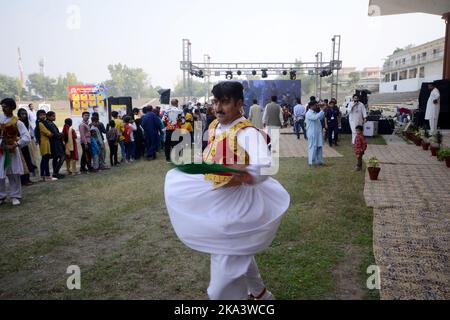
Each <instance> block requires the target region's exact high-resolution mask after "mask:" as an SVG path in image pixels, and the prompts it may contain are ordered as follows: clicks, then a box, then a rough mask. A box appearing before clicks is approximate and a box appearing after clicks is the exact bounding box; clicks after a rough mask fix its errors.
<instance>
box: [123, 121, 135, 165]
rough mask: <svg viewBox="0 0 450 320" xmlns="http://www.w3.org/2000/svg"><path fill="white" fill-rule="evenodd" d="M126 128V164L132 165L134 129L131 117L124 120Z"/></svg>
mask: <svg viewBox="0 0 450 320" xmlns="http://www.w3.org/2000/svg"><path fill="white" fill-rule="evenodd" d="M123 122H124V126H123V137H124V140H123V141H124V144H125V156H126V162H127V163H130V162H131V161H132V160H133V158H132V151H133V127H132V124H131V117H129V116H126V117H124V118H123Z"/></svg>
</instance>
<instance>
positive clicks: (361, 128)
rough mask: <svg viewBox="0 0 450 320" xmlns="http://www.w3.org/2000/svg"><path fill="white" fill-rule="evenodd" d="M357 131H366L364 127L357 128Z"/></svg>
mask: <svg viewBox="0 0 450 320" xmlns="http://www.w3.org/2000/svg"><path fill="white" fill-rule="evenodd" d="M356 130H360V131H364V127H363V126H356Z"/></svg>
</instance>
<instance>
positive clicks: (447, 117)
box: [419, 80, 450, 129]
mask: <svg viewBox="0 0 450 320" xmlns="http://www.w3.org/2000/svg"><path fill="white" fill-rule="evenodd" d="M428 84H429V82H424V83H422V88H421V89H420V95H419V110H420V111H421V112H420V117H423V118H425V112H426V110H427V103H428V99H429V98H430V94H431V91H430V90H429V89H428ZM434 84H435V85H436V88H437V89H438V90H439V93H440V96H441V99H440V100H441V101H440V102H441V112H440V114H439V123H438V128H440V129H450V80H438V81H435V82H434ZM420 120H422V119H420ZM419 122H420V123H423V122H422V121H419Z"/></svg>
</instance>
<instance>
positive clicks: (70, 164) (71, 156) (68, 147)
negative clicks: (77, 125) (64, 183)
mask: <svg viewBox="0 0 450 320" xmlns="http://www.w3.org/2000/svg"><path fill="white" fill-rule="evenodd" d="M63 135H64V147H65V152H66V168H67V173H68V174H69V175H78V174H80V172H77V161H78V147H77V133H76V132H75V130H74V129H73V127H72V119H70V118H67V119H66V120H64V129H63Z"/></svg>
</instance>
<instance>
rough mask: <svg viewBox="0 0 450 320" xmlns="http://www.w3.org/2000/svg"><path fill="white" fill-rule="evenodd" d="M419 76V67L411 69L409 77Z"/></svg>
mask: <svg viewBox="0 0 450 320" xmlns="http://www.w3.org/2000/svg"><path fill="white" fill-rule="evenodd" d="M415 78H417V68H414V69H409V79H415Z"/></svg>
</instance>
